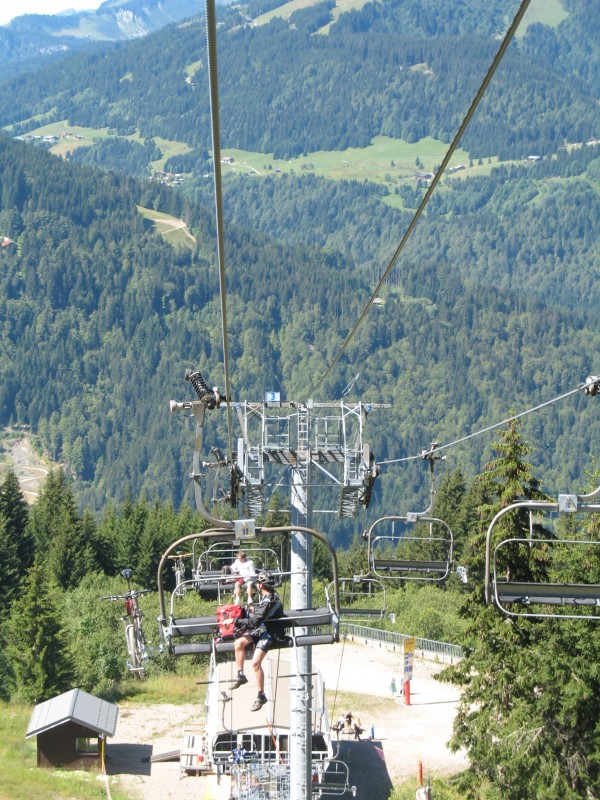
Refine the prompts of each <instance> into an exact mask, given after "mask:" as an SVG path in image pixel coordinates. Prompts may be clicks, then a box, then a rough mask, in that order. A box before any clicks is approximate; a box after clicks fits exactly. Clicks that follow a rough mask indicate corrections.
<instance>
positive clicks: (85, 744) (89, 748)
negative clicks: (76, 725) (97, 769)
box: [76, 736, 98, 756]
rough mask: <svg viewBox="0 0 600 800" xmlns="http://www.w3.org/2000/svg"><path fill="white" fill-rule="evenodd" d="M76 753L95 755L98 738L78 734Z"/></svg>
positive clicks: (96, 753)
mask: <svg viewBox="0 0 600 800" xmlns="http://www.w3.org/2000/svg"><path fill="white" fill-rule="evenodd" d="M76 749H77V753H78V754H79V755H83V756H97V755H98V739H97V738H93V739H92V738H87V737H85V736H78V737H77V743H76Z"/></svg>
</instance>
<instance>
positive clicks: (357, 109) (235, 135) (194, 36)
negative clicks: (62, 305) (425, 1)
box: [0, 0, 598, 171]
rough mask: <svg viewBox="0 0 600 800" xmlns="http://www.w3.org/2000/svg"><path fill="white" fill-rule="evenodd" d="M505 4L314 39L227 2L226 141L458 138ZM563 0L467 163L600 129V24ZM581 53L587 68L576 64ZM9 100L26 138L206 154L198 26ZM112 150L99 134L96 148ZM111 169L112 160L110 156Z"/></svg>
mask: <svg viewBox="0 0 600 800" xmlns="http://www.w3.org/2000/svg"><path fill="white" fill-rule="evenodd" d="M471 5H472V4H471ZM505 5H506V4H501V3H492V4H489V3H484V2H478V3H476V4H475V6H473V7H474V8H476V9H477V13H466V4H461V9H462V10H465V16H464V18H462V17H460V16H459V13H458V9H456V8H455V7H454V4H449V3H445V2H441V1H440V2H438V0H436V2H432V3H431V4H430V5H427V6H426V7H425V8H426V10H427V11H428V14H426V15H425V16H424V15H423V13H417V12H418V8H419V4H415V3H410V4H408V5H406V6H405V4H404V3H403V2H400V0H389V2H386V3H380V4H374V5H371V4H368V5H367V6H366V7H365V8H364V9H363V10H361V11H358V12H354V13H353V14H352V15H344V14H342V15H341V17H340V19H339V21H338V22H337V23H335V24H334V25H332V26H331V28H330V29H329V35H327V36H324V35H312V34H311V29H310V27H305V26H303V25H302V21H301V18H300V19H298V20H297V21H294V19H295V18H294V16H292V18H291V20H290V22H288V21H285V20H281V19H274V20H273V21H272V22H271V23H270V24H269V25H264V26H259V27H252V26H251V25H249V24H246V25H240V23H241V22H242V21H243V18H244V14H243V9H242V10H241V11H240V9H239V8H238V7H235V8H230V9H226V10H224V11H223V12H222V17H223V25H222V27H220V29H219V37H218V47H219V75H220V84H219V85H220V106H221V112H220V113H221V121H222V130H221V133H222V144H223V146H224V147H237V148H242V149H247V150H255V151H259V152H264V153H274V154H275V155H276V156H277V155H279V156H282V157H286V158H289V157H293V156H295V155H298V154H301V153H305V152H314V151H317V150H336V149H342V148H345V147H349V146H354V147H358V146H360V147H364V146H366V145H367V144H369V142H370V141H371V140H372V138H373V137H374V136H377V135H380V134H383V135H386V136H390V137H393V138H403V139H406V140H408V141H413V142H414V141H417V140H419V139H421V138H423V137H425V136H428V135H430V136H432V137H433V138H436V139H440V140H442V141H446V142H448V141H450V140H451V138H452V136H453V135H454V133H455V132H456V130H457V128H458V126H459V124H460V121H461V120H462V118H463V116H464V114H465V113H466V111H467V108H468V106H469V104H470V102H471V99H472V98H473V96H474V94H475V91H476V89H477V87H478V85H479V84H480V82H481V80H482V79H483V76H484V74H485V72H486V70H487V68H488V66H489V64H490V62H491V60H492V57H493V55H494V53H495V51H496V49H497V47H498V37H499V36H500V35H502V33H503V31H504V27H505V25H506V22H507V18H506V15H507V13H508V12H509V10H512V11H513V12H514V10H515V9H516V7H517V3H515V2H513V3H511V4H510V6H511V8H510V9H507V8H506V7H505ZM566 5H567V7H568V8H569V16H568V17H567V19H566V20H565V21H564V22H561V23H560V24H559V25H558V26H557V27H556V28H554V29H549V28H547V27H546V26H544V25H534V26H531V28H530V29H529V30H528V32H527V35H526V36H525V37H524V39H523V40H522V41H520V42H518V43H517V42H515V43H513V45H512V46H511V48H510V49H509V52H508V53H507V54H506V56H505V59H504V61H503V63H502V65H501V67H500V69H499V70H498V73H497V75H496V77H495V79H494V82H493V84H492V86H491V87H490V90H489V92H488V94H487V95H486V97H485V98H484V100H483V102H482V104H481V107H480V109H479V110H478V113H477V115H476V118H475V119H474V120H473V122H472V124H471V125H470V126H469V128H468V129H467V132H466V134H465V136H464V141H463V143H462V145H463V147H464V148H465V149H467V150H468V151H469V152H470V154H471V157H479V156H483V157H485V156H500V157H501V158H519V157H526V156H528V155H530V154H531V153H532V152H533V153H536V154H549V153H554V152H556V150H557V149H558V146H559V145H560V144H563V143H564V142H582V141H586V140H587V139H589V138H590V137H592V136H594V135H596V133H597V131H596V130H595V128H596V125H597V109H596V108H595V103H594V100H595V98H597V96H598V72H597V69H596V68H595V66H594V65H595V64H596V63H597V55H596V54H595V52H596V49H597V48H596V47H595V45H594V42H595V41H596V40H595V39H594V25H595V23H593V24H591V25H590V27H589V28H587V27H586V24H585V21H586V20H587V18H588V16H589V15H588V13H587V6H586V4H585V2H583V0H569V2H568V4H567V3H566ZM407 9H408V10H412V13H413V16H414V20H413V21H412V24H407V13H408V11H407ZM409 17H410V15H409ZM431 19H435V20H436V24H435V26H433V30H430V29H431V28H432V25H431V24H430V23H429V22H428V20H429V21H431ZM457 19H461V24H457V22H456V20H457ZM573 30H576V31H577V36H574V35H573ZM588 51H590V52H591V55H588ZM566 53H568V56H567V55H565V54H566ZM580 59H581V60H583V59H588V61H589V62H591V63H590V65H589V67H587V68H586V69H584V70H579V71H578V72H576V71H575V63H576V62H578V61H579V60H580ZM552 65H554V66H552ZM3 94H4V96H8V97H10V98H11V101H10V102H8V103H4V104H3V106H2V109H0V125H2V126H4V127H6V126H9V125H10V126H11V131H12V132H13V133H15V134H24V133H27V132H29V131H31V130H34V129H35V128H36V127H38V126H39V125H41V124H43V123H49V122H52V121H62V120H67V121H68V124H69V125H80V126H85V127H88V128H96V129H105V128H108V129H109V130H110V131H111V132H112V133H113V134H117V135H121V136H125V135H132V134H134V133H135V134H136V136H137V137H138V140H139V141H140V142H143V141H145V140H147V139H152V138H156V137H161V138H162V139H165V140H170V141H177V142H181V143H186V144H187V145H188V146H189V147H190V148H192V149H193V150H194V154H193V156H191V157H190V160H189V163H190V165H194V164H196V165H198V163H199V162H203V161H204V160H205V158H206V155H207V151H208V148H209V147H210V127H209V104H208V90H207V69H206V53H205V34H204V25H203V22H202V20H198V21H197V22H196V23H194V24H186V25H182V26H172V27H169V28H166V29H164V30H161V31H160V32H159V33H157V34H154V35H152V36H148V37H146V38H144V39H143V40H141V41H137V42H133V43H130V44H128V45H126V46H120V47H118V48H116V49H113V50H110V51H109V52H106V53H105V52H103V51H101V50H100V51H96V52H95V53H93V54H89V55H81V56H79V57H76V58H73V59H70V60H65V61H62V62H61V64H60V66H56V67H54V68H49V69H47V70H46V71H45V72H44V73H43V74H36V75H32V76H29V77H21V78H19V79H16V80H13V81H9V82H7V83H6V84H4V86H3ZM108 146H109V144H108V143H107V142H106V140H105V139H104V138H102V140H101V141H99V142H98V143H97V144H96V145H95V148H100V150H102V148H104V147H108ZM79 157H81V152H80V153H79ZM95 158H96V159H98V156H97V154H96V156H95ZM104 162H105V165H106V166H110V151H109V152H107V154H106V158H105V159H104ZM100 163H102V159H100ZM191 169H192V166H190V167H189V168H188V169H186V170H185V171H190V170H191ZM202 169H204V164H203V163H202Z"/></svg>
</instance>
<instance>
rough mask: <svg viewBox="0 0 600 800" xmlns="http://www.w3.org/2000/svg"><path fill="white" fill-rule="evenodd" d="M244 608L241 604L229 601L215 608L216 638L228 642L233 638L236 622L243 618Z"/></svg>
mask: <svg viewBox="0 0 600 800" xmlns="http://www.w3.org/2000/svg"><path fill="white" fill-rule="evenodd" d="M243 617H244V609H243V608H242V607H241V606H238V605H235V604H234V603H229V604H227V605H224V606H219V608H217V625H218V628H219V634H218V636H217V639H218V640H219V641H220V642H229V641H232V640H233V639H235V633H236V622H237V621H238V620H239V619H243Z"/></svg>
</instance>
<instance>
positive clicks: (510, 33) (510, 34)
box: [310, 0, 531, 396]
mask: <svg viewBox="0 0 600 800" xmlns="http://www.w3.org/2000/svg"><path fill="white" fill-rule="evenodd" d="M530 2H531V0H521V5H520V6H519V10H518V11H517V13H516V15H515V18H514V19H513V21H512V23H511V25H510V27H509V28H508V30H507V31H506V34H505V35H504V39H503V40H502V44H501V45H500V48H499V49H498V52H497V53H496V55H495V56H494V60H493V61H492V63H491V65H490V67H489V68H488V71H487V73H486V75H485V78H484V79H483V82H482V84H481V86H480V87H479V89H478V90H477V94H476V95H475V98H474V99H473V101H472V103H471V105H470V107H469V110H468V111H467V114H466V116H465V118H464V119H463V121H462V123H461V125H460V127H459V129H458V131H457V133H456V135H455V137H454V139H453V140H452V143H451V145H450V147H449V148H448V151H447V152H446V155H445V156H444V159H443V161H442V163H441V165H440V167H439V169H438V171H437V172H436V174H435V175H434V177H433V179H432V181H431V183H430V184H429V187H428V188H427V191H426V192H425V195H424V197H423V199H422V200H421V203H420V204H419V207H418V208H417V210H416V211H415V214H414V216H413V218H412V220H411V221H410V224H409V226H408V228H407V229H406V232H405V233H404V236H403V237H402V239H401V241H400V244H399V245H398V247H397V248H396V252H395V253H394V255H393V256H392V258H391V260H390V262H389V264H388V266H387V267H386V269H385V272H384V273H383V275H382V276H381V278H380V279H379V283H378V284H377V286H376V287H375V291H374V292H373V294H372V295H371V297H370V298H369V300H368V302H367V304H366V306H365V307H364V309H363V310H362V312H361V314H360V316H359V318H358V321H357V322H356V324H355V325H354V327H353V328H352V330H351V331H350V333H349V334H348V336H347V337H346V339H345V341H344V342H343V344H342V346H341V348H340V349H339V351H338V353H337V355H336V356H335V358H334V359H333V361H332V362H331V364H330V365H329V367H328V368H327V369H326V370H325V372H324V373H323V375H321V377H320V378H319V380H318V381H317V382H316V384H314V385H313V389H312V393H311V395H310V396H312V395H313V394H314V391H315V389H317V388H318V387H319V386H320V385H321V384H322V383H323V381H324V380H325V378H326V377H327V376H328V375H329V373H330V372H331V370H332V369H333V368H334V366H335V365H336V364H337V362H338V361H339V359H340V358H341V356H342V354H343V353H344V352H345V350H346V348H347V347H348V345H349V344H350V342H351V341H352V339H353V338H354V336H355V334H356V333H357V331H358V329H359V328H360V326H361V325H362V323H363V322H364V320H365V317H366V316H367V314H368V312H369V310H370V308H371V306H372V305H373V302H374V301H375V298H376V297H377V296H378V295H379V292H380V290H381V287H382V286H383V284H384V283H385V281H386V280H387V277H388V275H389V274H390V272H391V271H392V269H393V267H394V265H395V263H396V261H397V260H398V257H399V255H400V253H401V252H402V250H403V249H404V246H405V244H406V242H407V241H408V238H409V237H410V235H411V233H412V232H413V230H414V228H415V226H416V224H417V222H418V220H419V217H420V216H421V214H422V213H423V210H424V209H425V206H426V205H427V203H428V202H429V200H430V198H431V195H432V194H433V192H434V191H435V189H436V187H437V185H438V183H439V182H440V180H441V178H442V175H443V173H444V170H445V169H446V167H447V166H448V162H449V161H450V159H451V158H452V156H453V155H454V151H455V150H456V148H457V147H458V144H459V142H460V140H461V139H462V137H463V134H464V132H465V130H466V128H467V126H468V124H469V122H470V121H471V118H472V117H473V115H474V114H475V111H476V110H477V106H478V105H479V103H480V102H481V99H482V98H483V95H484V94H485V92H486V91H487V88H488V86H489V84H490V82H491V80H492V78H493V76H494V73H495V72H496V69H497V68H498V66H499V65H500V62H501V61H502V58H503V57H504V54H505V53H506V50H507V49H508V46H509V44H510V43H511V41H512V39H513V38H514V35H515V33H516V31H517V28H518V27H519V24H520V23H521V20H522V19H523V16H524V15H525V12H526V11H527V8H528V7H529V4H530Z"/></svg>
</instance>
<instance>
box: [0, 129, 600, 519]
mask: <svg viewBox="0 0 600 800" xmlns="http://www.w3.org/2000/svg"><path fill="white" fill-rule="evenodd" d="M0 197H1V204H2V210H1V211H0V234H2V235H4V236H7V237H8V238H9V239H10V240H12V242H14V244H10V243H8V244H6V246H5V247H3V248H2V252H1V253H0V259H1V264H2V269H1V272H0V320H1V324H2V328H1V331H0V336H1V341H2V348H1V354H0V387H1V396H0V413H1V419H0V422H2V424H5V425H6V424H9V423H11V422H15V421H19V422H24V423H29V424H30V425H31V426H32V429H33V431H34V432H35V434H36V435H37V436H38V437H39V440H40V442H41V444H42V446H43V447H44V448H45V449H47V450H48V452H50V453H51V455H52V456H53V458H55V459H56V460H64V461H66V462H68V463H69V465H70V466H71V469H72V470H73V472H74V474H75V476H76V478H77V479H78V481H79V484H80V486H81V488H82V497H83V500H84V502H85V503H86V504H88V505H89V506H90V507H96V508H100V507H102V504H103V503H104V502H105V501H106V499H107V498H112V499H113V500H120V499H122V498H123V496H124V494H125V492H126V491H127V489H128V488H129V489H131V491H132V492H133V493H134V495H135V494H137V493H138V492H139V491H141V490H144V491H145V492H146V494H147V496H148V497H153V496H159V497H167V498H168V497H172V498H173V499H174V500H175V501H176V502H179V501H180V500H181V499H182V497H183V496H184V495H185V494H186V492H187V491H188V489H189V482H188V479H187V478H186V476H187V475H188V474H189V468H190V463H191V450H192V444H193V431H192V429H191V428H190V426H189V422H188V421H187V420H186V419H185V418H182V417H173V416H171V415H170V414H169V406H168V401H169V399H170V398H172V397H175V398H177V399H185V398H186V397H189V391H190V388H189V385H186V384H185V383H184V381H183V374H184V371H185V369H186V368H187V367H189V366H192V367H196V366H198V367H200V369H201V370H202V372H203V373H204V374H205V376H206V377H207V379H208V380H209V381H210V382H211V384H220V385H222V377H221V376H222V366H221V361H222V352H221V327H220V303H219V299H218V291H219V289H218V275H217V270H216V267H215V262H214V247H215V246H214V230H213V225H212V222H211V215H209V214H207V213H206V212H204V211H202V210H200V209H199V208H197V207H195V206H193V205H191V204H189V203H187V202H184V201H183V200H182V198H181V197H180V196H179V195H177V194H176V193H175V192H173V191H168V190H165V189H162V188H160V187H158V186H156V185H153V184H149V183H147V182H146V183H145V184H138V183H136V182H134V181H132V180H127V179H123V178H119V177H117V176H115V175H112V174H109V173H100V174H98V173H97V172H95V171H93V170H89V169H82V168H78V167H75V166H73V165H69V164H66V163H64V162H63V161H61V160H59V159H56V158H54V157H53V156H51V155H49V154H47V153H45V152H43V151H42V150H36V149H33V150H32V149H31V148H30V147H29V146H28V145H26V144H24V143H20V142H13V141H11V140H10V139H8V138H6V137H3V138H2V139H0ZM138 203H139V204H141V205H142V206H144V207H147V208H156V209H159V210H161V211H163V212H166V213H170V214H172V215H174V216H177V217H181V218H183V219H185V221H186V222H187V224H188V226H189V228H190V230H191V231H192V233H193V234H194V236H195V238H196V242H197V246H196V250H195V251H194V252H192V251H191V250H189V249H187V248H186V249H181V250H175V249H173V248H172V247H170V246H169V245H168V244H166V243H164V242H163V241H161V238H160V236H159V235H158V234H157V233H156V232H154V231H153V229H152V227H148V223H147V222H145V220H144V218H143V217H142V216H141V215H140V214H139V212H138V211H137V210H136V204H138ZM536 224H539V225H540V226H541V231H543V228H544V221H543V220H539V219H537V218H535V217H532V218H531V220H530V225H531V227H534V226H535V225H536ZM532 235H533V236H537V235H538V233H536V232H532ZM436 237H438V239H439V233H438V234H436ZM226 242H227V275H228V277H227V289H228V314H229V336H230V358H231V378H232V387H233V392H234V394H235V398H236V399H238V398H239V399H248V400H255V399H260V398H261V397H263V396H264V392H265V390H266V389H267V388H269V389H272V388H277V389H279V390H280V391H281V392H282V396H283V397H284V398H288V399H301V400H304V399H306V398H307V396H310V395H309V394H308V393H309V392H311V391H312V389H311V387H312V386H313V385H314V383H315V381H316V380H317V378H318V377H319V376H321V375H322V373H323V371H324V370H325V368H326V367H327V366H328V365H329V363H330V361H331V359H332V358H333V356H334V354H335V352H336V350H337V348H339V346H340V344H341V341H342V338H343V337H344V336H345V335H346V334H347V333H348V331H349V329H350V327H351V326H352V325H353V324H354V322H355V321H356V319H357V317H358V314H359V312H360V310H361V308H362V307H363V306H364V303H365V302H366V300H367V298H368V296H369V293H370V288H369V285H368V283H367V282H366V280H365V278H364V276H361V271H360V270H356V269H355V267H354V265H353V264H352V262H350V261H348V260H346V259H342V258H341V257H340V256H339V255H335V254H334V253H329V254H327V253H325V252H323V251H319V250H316V249H312V250H311V249H308V248H307V247H306V246H305V245H302V244H300V243H289V244H282V243H281V242H277V241H275V240H273V239H268V238H266V237H264V236H263V235H261V234H258V233H252V232H249V231H248V230H247V229H242V228H233V227H231V226H228V227H227V229H226ZM421 246H422V247H424V248H425V249H421V250H420V251H419V253H418V255H417V254H415V258H414V260H412V259H411V261H410V262H409V264H408V265H407V267H406V268H405V269H404V270H403V274H402V277H401V281H398V282H397V283H396V285H391V286H390V287H389V288H388V289H386V291H385V292H384V294H383V298H382V299H383V302H382V303H381V304H380V305H378V306H376V307H374V308H373V309H372V313H371V314H370V315H369V318H368V320H367V323H366V324H365V325H364V326H363V328H362V329H361V331H360V333H359V335H358V337H357V338H356V339H355V341H354V343H353V344H352V346H351V347H350V348H349V350H348V352H347V354H346V356H345V357H344V358H343V359H342V361H341V362H340V364H339V366H338V368H337V369H336V370H335V373H334V374H332V376H331V377H330V378H329V379H328V380H327V381H325V383H324V384H323V386H322V387H321V388H320V390H319V393H318V398H316V399H322V400H331V399H336V398H339V397H340V396H341V394H342V392H343V390H344V387H345V386H346V385H347V384H348V383H349V382H350V380H351V379H352V378H353V377H354V376H355V375H356V374H357V373H359V374H360V379H359V381H358V382H357V383H356V385H355V388H354V390H353V391H354V394H353V395H351V396H350V398H349V399H352V397H354V396H357V397H362V398H363V399H364V400H367V401H372V402H377V401H383V402H391V403H392V409H391V410H390V411H388V412H385V413H381V414H377V415H373V418H372V419H370V420H369V439H370V441H371V442H372V445H373V449H374V452H375V453H376V455H377V458H378V459H380V460H384V459H386V458H399V457H403V456H414V455H415V454H417V453H419V452H421V450H422V449H423V447H424V446H427V445H428V443H429V442H430V441H433V440H436V441H451V440H454V439H456V438H458V437H460V436H463V435H464V434H465V433H467V432H469V431H471V430H473V429H475V428H476V427H477V426H485V425H488V424H491V423H492V422H498V421H499V420H501V419H503V418H504V417H505V416H506V415H507V411H508V409H509V408H513V409H516V410H521V409H523V408H525V407H527V406H533V405H537V404H538V403H540V402H542V401H544V400H548V399H550V398H552V397H555V396H558V395H559V394H562V393H563V392H565V391H567V390H568V389H571V388H574V386H576V385H577V383H578V382H579V381H581V380H583V379H584V378H585V377H586V376H587V374H589V373H590V372H592V371H593V370H594V362H595V360H596V359H597V353H598V352H599V349H600V330H599V327H598V320H597V315H595V314H586V313H584V312H581V311H579V310H577V309H576V308H563V307H561V306H560V305H558V304H556V303H544V302H542V301H541V300H539V299H535V298H531V297H530V298H528V297H527V296H526V295H524V294H522V293H517V294H513V293H512V291H511V290H510V287H507V288H506V289H503V288H501V287H498V286H495V285H490V286H489V287H488V288H486V287H485V286H482V285H481V286H477V287H474V288H472V289H471V288H469V286H468V285H467V284H466V283H465V281H464V280H463V278H462V277H461V275H460V269H459V263H457V262H455V260H454V259H446V260H442V259H439V258H438V255H439V253H440V252H441V251H442V250H443V249H444V248H445V247H447V245H446V244H445V243H443V242H441V241H439V240H438V241H437V242H434V241H433V240H432V241H429V242H427V241H426V240H422V242H421ZM473 246H474V247H476V246H477V243H476V241H475V242H474V244H473ZM596 403H597V398H586V397H584V396H583V395H579V396H577V397H573V398H571V399H570V400H569V401H568V402H564V403H562V404H560V405H557V406H552V407H550V408H549V409H547V410H546V411H545V412H544V413H542V414H538V415H535V416H532V417H530V418H529V420H528V423H527V425H528V427H527V428H526V431H527V432H528V434H527V435H529V436H530V437H531V438H532V440H533V442H534V443H535V445H536V450H535V454H534V458H535V463H537V464H538V465H539V468H540V470H541V472H542V475H543V481H544V483H547V484H548V485H549V487H551V488H555V487H561V488H562V489H566V488H572V487H573V486H574V484H575V483H577V484H578V485H580V484H581V483H582V481H583V475H584V473H585V470H586V469H587V468H588V466H589V454H590V453H595V452H598V445H599V441H598V426H597V425H596V424H595V417H596V415H597V408H596V405H595V404H596ZM224 424H225V420H224V416H223V415H221V416H219V415H217V416H216V417H215V418H214V420H213V421H211V431H210V436H209V441H208V442H207V446H210V445H212V444H217V445H220V446H221V445H222V444H223V442H224V441H225V440H226V431H225V428H224ZM489 446H490V439H489V437H480V438H478V439H475V440H473V441H472V442H471V443H469V445H468V446H463V447H462V448H460V451H458V452H456V453H452V459H454V460H452V461H451V464H452V465H456V463H459V464H460V465H461V466H462V468H463V469H464V471H465V473H467V474H469V473H473V472H475V471H476V470H479V469H480V468H481V465H482V463H483V461H484V460H485V459H486V458H487V457H488V453H489V450H488V448H489ZM449 455H450V454H449ZM455 459H458V462H457V461H456V460H455ZM420 467H421V465H420V464H418V463H417V464H415V462H414V461H413V462H411V463H410V464H409V465H405V466H403V467H402V468H401V469H400V468H392V469H391V470H390V469H389V468H388V469H387V470H386V473H387V474H386V477H385V479H382V481H380V483H379V484H378V486H377V487H376V498H377V502H376V503H375V506H374V507H375V509H377V508H379V509H381V507H382V506H381V505H380V503H383V507H384V508H387V509H388V510H390V509H392V508H399V507H400V505H401V504H402V507H404V508H406V503H408V502H410V503H411V505H412V503H413V502H414V500H415V498H416V497H417V495H418V493H419V491H421V490H422V488H423V487H422V479H423V477H424V474H423V470H422V468H420ZM413 507H414V506H413ZM332 527H335V525H333V524H332ZM346 533H348V531H346Z"/></svg>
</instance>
